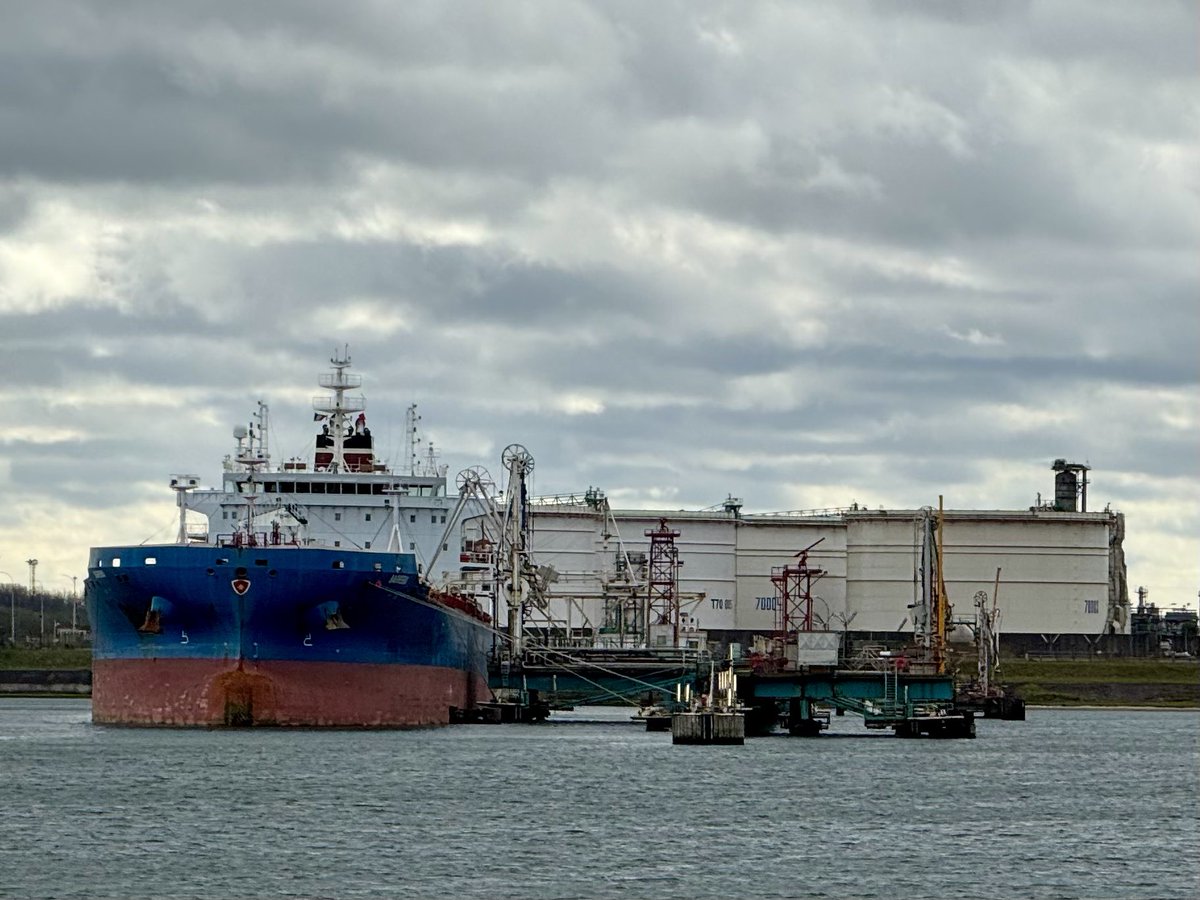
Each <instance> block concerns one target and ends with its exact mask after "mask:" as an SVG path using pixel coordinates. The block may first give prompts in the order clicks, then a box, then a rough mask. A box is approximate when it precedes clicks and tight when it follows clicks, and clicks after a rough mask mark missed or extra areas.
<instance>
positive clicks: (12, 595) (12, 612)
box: [0, 572, 17, 647]
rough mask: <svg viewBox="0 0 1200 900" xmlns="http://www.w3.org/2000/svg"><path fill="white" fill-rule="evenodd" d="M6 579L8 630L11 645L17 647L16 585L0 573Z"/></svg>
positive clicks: (4, 573) (11, 579) (4, 574)
mask: <svg viewBox="0 0 1200 900" xmlns="http://www.w3.org/2000/svg"><path fill="white" fill-rule="evenodd" d="M0 575H3V576H4V577H5V578H7V579H8V629H9V639H10V640H11V641H12V645H13V646H14V647H15V646H17V583H16V582H15V581H13V577H12V576H11V575H9V574H8V573H7V572H0Z"/></svg>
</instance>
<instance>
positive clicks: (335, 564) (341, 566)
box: [333, 559, 346, 569]
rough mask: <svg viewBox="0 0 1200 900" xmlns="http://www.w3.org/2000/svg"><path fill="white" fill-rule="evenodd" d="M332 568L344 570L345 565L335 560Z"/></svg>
mask: <svg viewBox="0 0 1200 900" xmlns="http://www.w3.org/2000/svg"><path fill="white" fill-rule="evenodd" d="M333 568H335V569H344V568H346V564H345V563H344V562H342V561H341V560H340V559H335V560H334V561H333Z"/></svg>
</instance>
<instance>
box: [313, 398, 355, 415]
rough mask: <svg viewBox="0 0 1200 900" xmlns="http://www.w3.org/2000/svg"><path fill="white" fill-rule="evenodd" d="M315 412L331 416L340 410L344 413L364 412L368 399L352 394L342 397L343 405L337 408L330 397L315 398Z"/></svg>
mask: <svg viewBox="0 0 1200 900" xmlns="http://www.w3.org/2000/svg"><path fill="white" fill-rule="evenodd" d="M312 405H313V411H314V412H319V413H325V414H326V415H331V414H332V413H335V412H338V411H339V410H340V411H341V412H344V413H354V412H362V411H363V410H365V409H366V408H367V398H366V397H364V396H362V394H351V395H349V396H346V397H342V405H341V406H335V405H334V401H333V399H332V398H330V397H313V398H312Z"/></svg>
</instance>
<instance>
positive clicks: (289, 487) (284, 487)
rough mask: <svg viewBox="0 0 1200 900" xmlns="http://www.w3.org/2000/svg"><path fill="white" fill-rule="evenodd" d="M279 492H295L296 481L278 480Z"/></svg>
mask: <svg viewBox="0 0 1200 900" xmlns="http://www.w3.org/2000/svg"><path fill="white" fill-rule="evenodd" d="M279 493H281V494H294V493H296V482H294V481H281V482H279Z"/></svg>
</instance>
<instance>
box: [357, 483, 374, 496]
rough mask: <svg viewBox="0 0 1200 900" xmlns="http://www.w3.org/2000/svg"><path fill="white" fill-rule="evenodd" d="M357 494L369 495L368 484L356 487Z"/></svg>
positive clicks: (369, 487)
mask: <svg viewBox="0 0 1200 900" xmlns="http://www.w3.org/2000/svg"><path fill="white" fill-rule="evenodd" d="M358 493H360V494H369V493H371V485H369V484H360V485H359V486H358Z"/></svg>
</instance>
